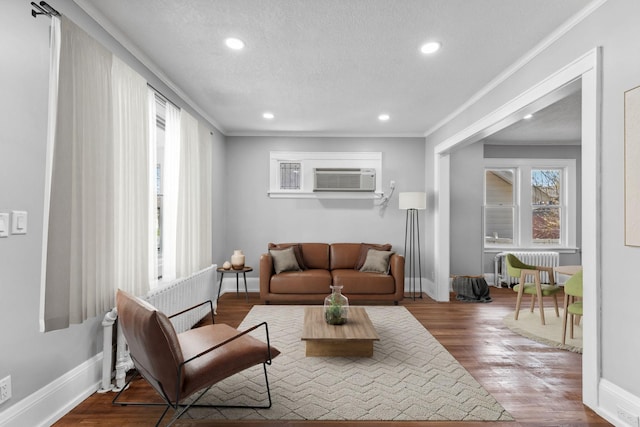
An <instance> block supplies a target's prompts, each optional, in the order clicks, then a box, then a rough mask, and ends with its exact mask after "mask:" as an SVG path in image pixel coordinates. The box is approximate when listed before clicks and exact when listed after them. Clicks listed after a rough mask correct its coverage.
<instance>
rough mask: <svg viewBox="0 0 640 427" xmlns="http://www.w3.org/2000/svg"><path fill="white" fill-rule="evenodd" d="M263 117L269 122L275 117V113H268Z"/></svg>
mask: <svg viewBox="0 0 640 427" xmlns="http://www.w3.org/2000/svg"><path fill="white" fill-rule="evenodd" d="M262 117H264V118H265V119H267V120H271V119H273V118H274V117H275V116H274V115H273V113H269V112H266V113H263V114H262Z"/></svg>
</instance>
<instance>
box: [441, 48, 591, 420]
mask: <svg viewBox="0 0 640 427" xmlns="http://www.w3.org/2000/svg"><path fill="white" fill-rule="evenodd" d="M600 63H601V49H600V48H594V49H592V50H591V51H589V52H587V53H586V54H584V55H583V56H581V57H580V58H578V59H576V60H575V61H573V62H571V63H570V64H568V65H567V66H565V67H563V68H562V69H560V70H559V71H557V72H555V73H554V74H552V75H551V76H549V77H547V78H546V79H544V80H543V81H541V82H540V83H538V84H537V85H535V86H533V87H532V88H530V89H528V90H527V91H525V92H523V93H522V94H520V95H518V96H516V97H515V98H513V99H512V100H511V101H509V102H507V103H506V104H504V105H503V106H502V107H500V108H498V109H497V110H495V111H493V112H491V113H490V114H488V115H487V116H485V117H483V118H482V119H480V120H478V121H476V122H475V123H473V124H472V125H470V126H468V127H467V128H466V129H463V130H462V131H460V132H458V133H457V134H455V135H453V136H452V137H450V138H447V139H446V140H444V141H443V142H441V143H440V144H438V145H437V146H436V147H435V148H434V190H435V195H436V199H437V201H436V203H435V211H434V225H435V227H434V228H435V236H434V237H435V250H434V258H435V259H434V265H435V270H436V271H435V277H436V284H435V286H436V299H437V300H438V301H448V300H449V273H450V272H449V258H450V254H449V250H450V241H449V232H450V230H449V228H450V220H449V219H450V207H449V200H450V175H449V158H450V153H451V151H452V150H454V149H458V148H462V147H464V146H466V145H469V144H472V143H474V142H476V141H478V140H480V139H482V138H484V137H486V136H488V135H490V134H492V133H494V132H496V131H497V130H499V129H501V128H503V127H506V126H507V125H509V124H511V123H513V122H515V121H516V118H515V114H516V113H519V114H522V113H523V112H526V111H527V109H531V108H534V107H533V106H536V102H537V101H538V100H540V99H542V98H545V97H548V96H551V95H552V94H554V93H557V92H558V91H563V90H566V88H567V87H569V86H570V85H572V84H575V82H576V81H577V80H580V81H581V86H582V249H583V250H582V264H583V266H584V267H583V268H584V283H583V285H584V301H585V311H586V312H588V313H594V314H595V315H594V316H586V317H585V318H584V320H583V321H584V326H583V328H584V350H583V351H584V353H583V356H582V399H583V402H584V404H585V405H587V406H589V407H590V408H592V409H594V410H595V409H596V408H597V407H598V402H599V400H598V384H599V382H600V378H601V371H600V360H601V352H600V341H601V337H600V328H601V317H600V316H601V314H600V302H601V297H600V274H601V265H600V262H601V260H600V210H601V209H600V119H601V114H600V106H601V65H600ZM536 108H537V106H536ZM518 117H520V116H518Z"/></svg>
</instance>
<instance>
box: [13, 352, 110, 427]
mask: <svg viewBox="0 0 640 427" xmlns="http://www.w3.org/2000/svg"><path fill="white" fill-rule="evenodd" d="M101 378H102V352H101V353H99V354H96V355H95V356H93V357H92V358H91V359H89V360H87V361H86V362H84V363H82V364H81V365H79V366H78V367H76V368H74V369H72V370H71V371H69V372H67V373H66V374H64V375H63V376H61V377H60V378H58V379H56V380H55V381H53V382H51V383H49V384H47V385H46V386H44V387H43V388H41V389H40V390H38V391H36V392H35V393H33V394H31V395H30V396H28V397H26V398H24V399H22V400H21V401H19V402H17V403H16V404H14V405H13V406H10V407H9V408H7V409H6V410H4V411H2V412H0V425H1V426H3V427H23V426H34V427H35V426H38V427H40V426H42V427H45V426H50V425H52V424H53V423H55V422H56V421H58V420H59V419H60V418H62V417H63V416H64V415H65V414H67V413H68V412H69V411H71V410H72V409H73V408H75V407H76V406H77V405H78V404H79V403H80V402H82V401H83V400H85V399H86V398H87V397H89V396H91V395H92V394H93V393H94V392H95V391H96V390H98V388H99V387H100V380H101Z"/></svg>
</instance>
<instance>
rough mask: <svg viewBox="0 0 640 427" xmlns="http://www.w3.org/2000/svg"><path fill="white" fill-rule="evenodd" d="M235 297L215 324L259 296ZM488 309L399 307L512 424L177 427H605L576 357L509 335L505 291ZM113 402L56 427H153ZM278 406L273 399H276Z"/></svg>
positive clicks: (146, 417)
mask: <svg viewBox="0 0 640 427" xmlns="http://www.w3.org/2000/svg"><path fill="white" fill-rule="evenodd" d="M249 296H250V297H249V301H248V302H246V301H245V298H244V295H240V297H237V296H236V294H235V293H230V294H226V295H223V296H221V297H220V301H219V304H218V316H217V317H216V322H217V323H227V324H229V325H231V326H234V327H237V326H238V325H239V324H240V322H241V321H242V319H244V317H245V316H246V314H247V313H248V312H249V310H250V309H251V307H252V306H253V305H254V304H260V300H259V297H258V294H257V293H256V294H250V295H249ZM491 296H492V298H493V302H491V303H488V304H475V303H463V302H458V301H455V300H454V299H453V300H452V302H450V303H439V302H435V301H433V300H431V299H430V298H428V297H426V296H425V297H424V298H422V299H416V300H415V301H413V300H411V299H405V300H404V301H403V302H402V303H401V304H402V305H403V306H405V307H407V309H408V310H409V311H410V312H411V313H412V314H413V315H414V316H415V317H416V319H418V321H419V322H420V323H421V324H422V325H424V327H425V328H427V329H428V330H429V331H430V332H431V334H432V335H433V336H435V337H436V338H437V339H438V341H440V343H442V345H443V346H444V347H445V348H446V349H447V350H448V351H449V352H451V354H452V355H453V356H454V357H455V358H456V359H457V360H458V361H459V362H460V363H461V364H462V365H463V366H464V367H465V368H466V369H467V371H469V373H471V375H472V376H473V377H474V378H475V379H476V380H477V381H478V382H479V383H480V384H481V385H482V386H483V387H484V388H486V389H487V391H489V392H490V393H491V394H492V395H493V396H494V397H495V398H496V399H497V400H498V402H500V404H502V406H504V408H505V409H506V410H507V411H509V412H510V413H511V415H513V417H514V418H515V419H516V422H500V423H490V422H485V423H478V422H468V423H466V422H465V423H461V422H440V421H439V422H370V421H367V422H351V421H350V422H345V421H244V420H237V421H229V422H222V423H221V422H220V421H193V420H180V421H179V422H177V423H176V424H175V425H176V426H182V427H185V426H198V427H201V426H209V425H210V426H224V425H237V426H245V427H246V426H259V427H275V426H287V427H295V426H300V427H307V426H315V427H337V426H340V427H345V426H351V425H353V426H371V427H383V426H385V427H386V426H391V425H394V426H407V427H409V426H412V427H414V426H428V427H453V426H460V425H463V426H464V427H480V426H483V427H487V426H489V425H499V426H502V427H511V426H523V427H534V426H550V425H571V426H608V425H611V424H609V423H608V422H607V421H606V420H604V419H603V418H601V417H599V416H598V415H597V414H595V413H594V412H593V411H592V410H590V409H588V408H587V407H585V406H584V405H583V404H582V365H581V364H582V356H581V355H580V354H576V353H571V352H568V351H563V350H558V349H555V348H552V347H549V346H546V345H544V344H539V343H537V342H534V341H531V340H529V339H526V338H523V337H521V336H519V335H517V334H514V333H513V332H511V331H510V330H509V329H507V328H506V327H505V326H504V325H503V323H502V318H503V317H504V316H505V315H507V314H508V313H510V312H512V311H513V309H514V307H515V293H514V292H513V291H512V290H510V289H497V288H491ZM127 395H128V398H130V399H137V400H149V399H156V400H157V397H156V396H155V393H154V392H153V391H152V390H151V388H150V387H149V386H147V385H146V384H145V383H144V381H136V382H135V384H134V386H132V388H131V390H127ZM112 398H113V395H112V394H110V393H108V394H97V393H96V394H94V395H92V396H91V397H89V398H88V399H86V400H85V401H84V402H82V403H81V404H80V405H78V406H77V407H76V408H74V409H73V410H72V411H71V412H70V413H69V414H67V415H66V416H65V417H63V418H62V419H61V420H60V421H59V422H58V423H56V424H55V426H57V427H66V426H128V427H129V426H130V427H134V426H149V425H154V423H155V421H156V419H157V418H158V417H159V415H160V413H161V412H162V409H160V408H146V407H132V406H128V407H117V406H112V405H111V399H112ZM274 399H277V396H274Z"/></svg>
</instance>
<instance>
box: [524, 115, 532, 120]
mask: <svg viewBox="0 0 640 427" xmlns="http://www.w3.org/2000/svg"><path fill="white" fill-rule="evenodd" d="M531 117H533V114H527V115H526V116H524V117H523V119H525V120H529V119H530V118H531Z"/></svg>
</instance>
